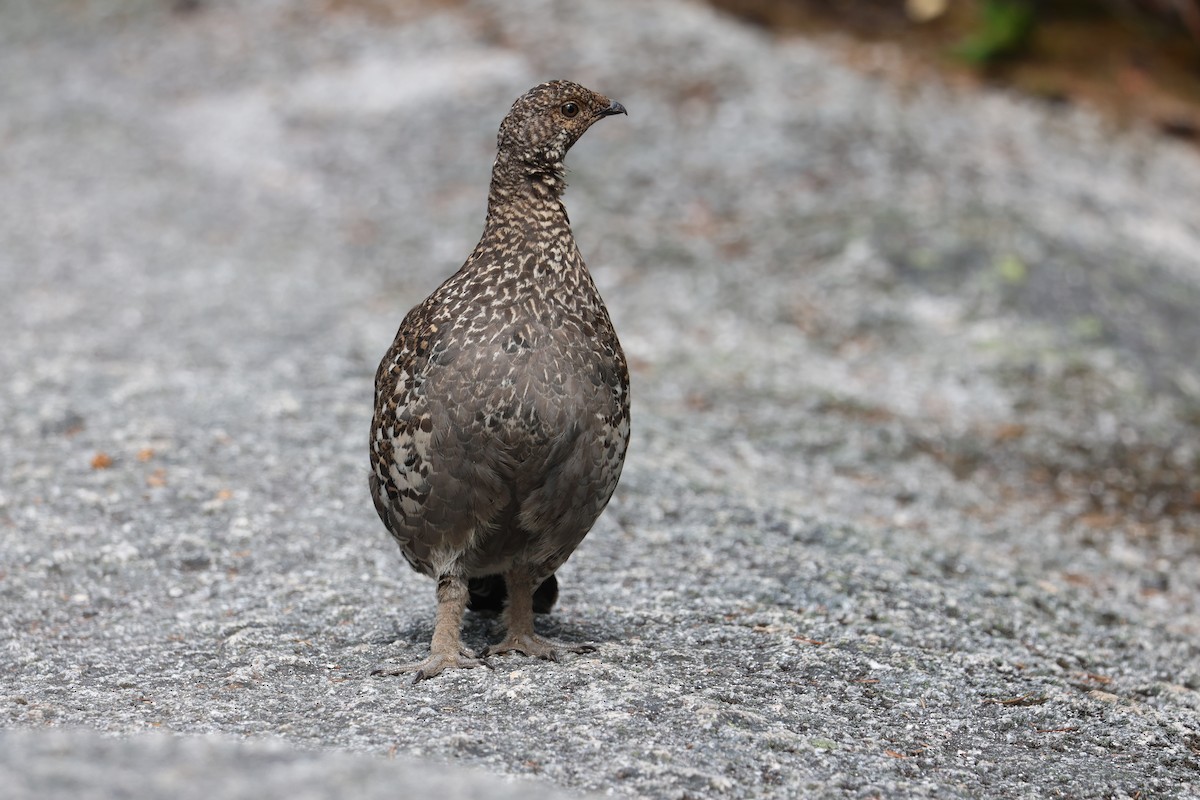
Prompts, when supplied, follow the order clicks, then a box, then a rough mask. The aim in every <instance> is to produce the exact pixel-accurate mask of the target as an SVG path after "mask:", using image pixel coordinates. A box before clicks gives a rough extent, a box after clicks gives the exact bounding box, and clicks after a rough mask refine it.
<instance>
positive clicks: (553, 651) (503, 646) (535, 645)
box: [483, 633, 596, 661]
mask: <svg viewBox="0 0 1200 800" xmlns="http://www.w3.org/2000/svg"><path fill="white" fill-rule="evenodd" d="M595 649H596V646H595V645H593V644H562V643H561V642H552V641H550V640H549V639H543V638H542V637H540V636H538V635H537V634H535V633H518V634H513V633H510V634H508V635H507V636H506V637H504V641H502V642H500V643H499V644H494V645H492V646H491V647H489V648H488V649H487V650H484V651H483V656H484V657H485V658H486V657H488V656H498V655H503V654H504V653H521V654H522V655H526V656H532V657H534V658H543V659H545V660H546V661H558V654H559V653H561V652H567V653H590V652H592V651H593V650H595Z"/></svg>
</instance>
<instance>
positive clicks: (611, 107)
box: [600, 100, 629, 117]
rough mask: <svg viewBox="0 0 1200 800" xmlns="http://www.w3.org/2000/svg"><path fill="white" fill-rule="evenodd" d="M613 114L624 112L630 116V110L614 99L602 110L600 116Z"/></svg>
mask: <svg viewBox="0 0 1200 800" xmlns="http://www.w3.org/2000/svg"><path fill="white" fill-rule="evenodd" d="M613 114H624V115H625V116H629V112H628V111H626V110H625V106H623V105H621V104H620V103H618V102H617V101H616V100H613V101H612V102H611V103H609V104H608V108H606V109H604V110H603V111H601V112H600V116H602V117H611V116H612V115H613Z"/></svg>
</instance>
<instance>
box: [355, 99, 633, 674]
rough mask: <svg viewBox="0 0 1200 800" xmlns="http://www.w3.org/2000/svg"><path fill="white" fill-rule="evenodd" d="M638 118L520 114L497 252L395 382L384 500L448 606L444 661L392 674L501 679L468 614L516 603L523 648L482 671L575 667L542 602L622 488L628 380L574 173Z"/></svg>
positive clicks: (385, 434) (465, 284) (377, 424)
mask: <svg viewBox="0 0 1200 800" xmlns="http://www.w3.org/2000/svg"><path fill="white" fill-rule="evenodd" d="M624 112H625V109H624V107H623V106H621V104H620V103H615V102H612V101H610V100H609V99H608V98H606V97H603V96H601V95H598V94H596V93H595V92H591V91H589V90H587V89H585V88H583V87H582V86H579V85H578V84H574V83H571V82H569V81H552V82H550V83H544V84H542V85H540V86H536V87H534V88H533V89H531V90H530V91H529V92H527V93H526V94H525V95H523V96H522V97H520V98H519V99H518V100H517V101H516V102H515V103H514V104H513V107H512V109H511V110H510V111H509V113H508V115H507V116H506V117H505V118H504V121H503V122H502V123H501V125H500V133H499V135H498V137H497V143H498V148H497V155H496V161H495V165H494V167H493V169H492V182H491V188H490V190H489V193H488V213H487V221H486V222H485V224H484V231H483V237H482V238H481V239H480V241H479V244H478V245H476V247H475V250H474V252H472V253H471V255H470V257H469V258H468V259H467V261H466V263H465V264H464V265H463V267H462V268H461V269H460V270H459V271H458V272H457V273H455V274H454V275H453V276H452V277H450V278H449V279H448V280H447V281H446V282H445V283H443V284H442V285H441V286H440V287H438V289H437V290H436V291H434V293H433V294H431V295H430V296H429V297H428V298H426V299H425V301H424V302H422V303H421V304H420V305H418V306H417V307H416V308H414V309H412V311H410V312H409V313H408V315H407V316H406V317H405V318H404V322H403V323H401V325H400V330H399V332H398V333H397V334H396V340H395V342H394V343H393V344H392V347H391V349H389V350H388V352H387V354H386V355H385V356H384V358H383V361H382V362H381V363H380V365H379V370H378V372H377V373H376V375H375V415H374V418H373V419H372V421H371V467H372V470H371V476H370V484H371V496H372V498H373V499H374V501H375V508H376V510H377V511H378V512H379V517H380V519H382V520H383V523H384V525H385V526H387V529H388V531H389V532H391V534H392V536H393V537H395V539H396V541H397V542H398V543H399V545H400V550H401V552H403V554H404V557H405V558H406V559H407V560H408V562H409V564H411V565H412V566H413V568H414V569H416V570H418V571H419V572H422V573H424V574H426V575H429V576H430V577H432V578H435V579H436V580H437V597H438V608H437V617H436V622H435V626H434V634H433V641H432V644H431V648H430V650H431V652H430V655H429V657H428V658H427V659H425V660H424V661H421V662H419V663H416V664H409V665H404V666H401V667H395V668H388V669H383V670H380V671H383V672H387V673H391V674H397V673H401V672H415V673H416V679H417V680H421V679H423V678H428V677H432V676H433V675H436V674H438V673H439V672H441V671H442V670H443V669H446V668H448V667H473V666H478V665H480V664H484V663H486V662H484V661H483V658H482V657H481V656H476V655H475V654H473V653H471V652H470V651H468V650H466V649H465V648H464V647H463V645H462V643H461V639H460V629H461V626H462V617H463V613H464V610H465V608H466V606H467V603H468V600H469V598H470V599H471V600H472V601H473V602H472V604H473V605H474V606H479V607H485V608H486V607H488V606H489V605H495V604H496V603H497V602H499V600H500V599H501V598H503V597H504V595H505V594H506V595H507V603H506V610H505V616H506V624H507V636H506V637H505V639H504V641H503V642H501V643H500V644H497V645H494V646H492V647H490V648H488V649H487V651H485V653H484V654H483V656H487V655H493V654H498V653H506V652H510V651H518V652H521V653H525V654H526V655H531V656H538V657H541V658H549V659H554V658H556V656H557V651H558V650H560V649H564V648H563V646H562V645H555V644H553V643H551V642H548V641H546V640H545V639H542V638H541V637H539V636H537V635H536V634H535V633H534V631H533V610H534V605H535V603H534V591H535V589H537V590H538V592H537V594H538V603H537V605H538V610H549V606H550V605H552V604H553V602H554V597H555V595H556V594H557V584H556V583H555V582H553V576H554V572H555V570H556V569H558V568H559V567H560V566H561V565H562V564H563V562H564V561H566V560H567V557H568V556H570V555H571V553H572V552H573V551H574V550H575V548H576V547H577V546H578V545H579V543H580V541H582V539H583V537H584V536H585V535H586V534H587V532H588V530H589V529H590V528H591V527H592V524H593V523H594V522H595V521H596V518H597V517H599V515H600V512H601V511H602V510H603V509H604V506H605V504H607V503H608V499H609V497H610V496H611V495H612V492H613V489H614V488H616V485H617V479H618V478H619V477H620V474H621V465H622V463H623V461H624V458H625V449H626V446H627V445H628V443H629V372H628V369H627V368H626V364H625V356H624V354H623V353H622V352H621V345H620V343H619V342H618V341H617V335H616V332H615V331H614V330H613V327H612V322H611V321H610V320H609V316H608V311H607V309H605V307H604V303H603V301H602V300H601V299H600V294H599V292H597V291H596V286H595V284H594V283H593V282H592V278H591V275H589V274H588V271H587V268H586V267H585V266H584V263H583V258H582V257H581V256H580V254H579V249H578V248H577V247H576V245H575V239H574V237H573V236H572V235H571V227H570V222H569V221H568V219H567V213H566V209H565V208H564V207H563V204H562V199H561V198H562V193H563V189H564V187H565V185H566V184H565V183H564V180H563V174H564V167H563V158H564V157H565V156H566V153H567V150H569V149H570V147H571V145H572V144H574V143H575V141H576V140H578V139H579V137H580V136H581V135H583V133H584V131H586V130H587V129H588V128H589V127H590V126H591V125H592V123H594V122H595V121H596V120H599V119H601V118H602V117H605V116H609V115H612V114H619V113H624ZM497 576H502V579H503V584H500V579H499V578H498V577H497ZM501 586H502V588H503V590H501ZM539 587H541V588H540V589H539ZM472 589H473V590H474V591H473V592H472ZM472 593H473V595H474V596H473V597H472ZM577 649H578V648H577Z"/></svg>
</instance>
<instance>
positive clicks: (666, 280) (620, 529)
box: [0, 0, 1200, 798]
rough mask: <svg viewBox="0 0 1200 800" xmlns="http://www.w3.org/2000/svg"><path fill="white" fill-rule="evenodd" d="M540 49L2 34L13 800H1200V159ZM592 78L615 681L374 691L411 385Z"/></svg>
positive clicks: (390, 642)
mask: <svg viewBox="0 0 1200 800" xmlns="http://www.w3.org/2000/svg"><path fill="white" fill-rule="evenodd" d="M512 5H515V4H503V3H501V2H499V0H466V1H465V2H456V3H437V2H432V0H429V1H428V2H419V1H418V0H412V2H404V0H394V1H393V2H387V1H386V0H294V1H291V2H287V1H285V0H275V1H274V2H251V1H250V0H242V1H241V2H232V1H231V2H216V1H215V0H214V1H213V2H203V0H202V2H200V3H180V2H177V3H174V4H168V3H165V2H157V1H153V2H152V0H111V2H106V3H70V4H52V3H42V2H36V0H24V1H23V2H22V0H0V18H2V19H3V24H0V75H4V76H5V79H4V80H3V81H0V109H3V112H2V113H0V243H2V246H0V281H2V284H0V285H2V287H3V288H2V292H3V300H2V303H3V306H2V310H3V312H4V313H3V314H0V340H2V341H3V342H4V343H5V346H4V347H3V348H0V371H2V372H3V374H4V376H5V380H4V381H3V382H2V383H0V420H3V423H2V424H3V428H2V434H0V676H2V679H0V680H2V683H0V715H2V716H0V719H2V720H3V727H4V728H6V729H8V730H6V731H4V732H0V781H2V782H3V785H4V786H5V788H6V790H12V791H15V792H16V794H11V793H10V794H7V795H6V796H9V797H16V798H24V797H30V798H32V797H39V798H43V797H51V798H53V797H84V798H86V797H93V796H94V797H101V796H123V797H149V796H164V797H166V796H170V797H183V798H189V797H200V796H229V797H240V796H248V795H249V794H250V789H248V787H250V786H262V787H265V788H264V789H263V790H262V791H263V792H265V794H266V795H268V796H269V795H272V794H275V795H288V796H294V797H301V798H303V797H310V796H311V797H316V796H355V797H364V798H371V797H377V796H378V797H382V796H384V795H385V792H386V793H387V794H388V796H395V793H396V791H397V790H398V789H397V787H402V786H411V787H413V789H412V791H413V792H414V793H415V794H414V796H423V795H422V794H421V793H422V792H424V793H425V794H431V793H433V792H435V791H436V792H438V793H439V796H445V797H459V796H461V797H477V796H484V793H486V794H487V796H490V797H507V796H514V797H515V796H518V795H519V796H529V797H560V796H579V795H582V794H585V793H588V792H596V793H610V794H613V795H617V796H629V797H655V798H659V797H661V798H687V797H710V796H717V795H720V796H728V797H759V796H780V797H797V796H819V797H847V798H859V797H862V798H867V797H939V798H944V797H979V796H991V797H1039V798H1041V797H1058V796H1062V797H1142V798H1146V797H1167V798H1172V797H1181V798H1182V797H1196V796H1200V644H1198V642H1200V533H1198V532H1197V531H1198V530H1200V434H1198V430H1200V359H1198V357H1197V344H1198V343H1200V314H1196V313H1195V309H1196V308H1197V307H1200V217H1197V215H1196V213H1195V208H1196V200H1195V199H1196V198H1197V197H1200V156H1198V155H1197V153H1196V152H1195V151H1194V150H1191V149H1187V148H1185V147H1183V146H1181V145H1178V144H1172V143H1169V142H1166V141H1163V140H1160V139H1156V138H1153V137H1152V136H1150V135H1148V134H1144V133H1140V132H1137V131H1125V132H1121V131H1116V130H1112V129H1110V128H1108V127H1106V126H1105V125H1104V124H1103V123H1101V122H1099V121H1098V120H1097V119H1095V118H1093V117H1091V116H1089V115H1088V114H1087V113H1085V112H1082V111H1077V110H1071V109H1062V108H1058V109H1054V108H1046V107H1042V106H1039V105H1036V104H1033V103H1031V102H1028V101H1023V100H1020V99H1016V98H1013V97H1010V96H1005V95H1001V94H993V93H986V92H984V93H977V92H966V91H960V90H956V89H950V88H946V87H943V86H939V85H936V84H934V83H927V84H911V83H910V84H908V85H904V86H898V85H895V84H894V83H892V82H889V81H887V80H882V79H880V78H878V77H872V76H871V75H870V74H867V73H863V72H856V71H852V70H850V69H849V68H847V67H845V66H843V65H842V62H841V61H840V56H839V52H838V50H837V48H836V47H834V46H825V45H815V44H812V43H806V42H803V41H777V40H774V39H771V38H769V37H768V36H766V35H765V34H763V33H761V32H758V31H755V30H753V29H750V28H746V27H743V26H742V25H740V24H739V23H736V22H734V21H732V20H731V19H729V18H725V17H721V16H719V15H716V14H714V13H713V12H712V11H710V10H708V9H707V8H705V7H703V6H698V5H687V4H680V3H677V2H670V1H667V0H664V1H663V2H656V3H653V4H646V3H640V2H635V1H634V0H612V2H606V3H588V4H584V3H563V2H543V1H542V0H536V1H534V2H528V3H522V4H520V5H519V9H518V8H513V7H511V6H512ZM892 58H894V55H893V54H891V53H890V52H889V51H888V50H886V49H880V50H879V51H878V59H879V69H881V70H886V69H887V67H888V64H889V63H890V62H889V59H892ZM551 77H569V78H572V79H575V80H578V81H580V82H581V83H583V84H584V85H586V86H589V87H590V88H594V89H596V90H597V91H601V92H603V93H605V94H607V95H609V96H611V97H614V98H617V99H619V100H620V101H621V102H622V103H624V104H625V105H626V106H627V107H628V108H629V110H630V116H629V118H628V119H625V118H624V117H622V118H620V119H617V120H613V121H610V122H606V123H605V124H604V125H603V126H598V127H597V129H596V130H595V131H593V132H592V133H590V134H589V135H588V137H587V138H586V139H585V140H584V141H583V142H581V143H580V144H579V145H578V146H577V147H576V148H575V149H574V150H573V151H572V153H571V156H570V158H569V159H568V161H569V165H570V166H571V167H572V169H573V172H572V176H571V183H572V186H571V189H570V190H569V191H568V194H567V205H568V208H569V210H570V211H571V215H572V221H573V223H574V225H575V232H576V236H577V239H578V240H579V242H580V245H581V248H582V250H583V252H584V254H585V257H586V258H587V259H588V262H589V264H590V266H591V267H592V270H593V272H594V274H595V277H596V280H597V282H598V284H599V285H600V288H601V290H602V291H603V292H604V294H605V297H606V299H607V301H608V305H609V307H610V310H611V311H612V314H613V317H614V321H615V322H616V324H617V327H618V330H619V331H620V332H621V335H622V340H623V342H624V345H625V349H626V351H627V353H628V355H629V356H630V359H631V362H632V364H633V367H634V397H635V401H634V402H635V405H634V439H633V444H632V447H631V450H630V458H629V461H628V462H627V466H626V472H625V478H624V480H623V482H622V484H621V487H620V488H619V489H618V491H617V495H616V497H615V498H614V500H613V502H612V504H611V505H610V507H609V510H608V511H607V512H606V514H605V516H604V517H603V518H602V519H601V521H600V523H599V524H598V525H597V527H596V528H595V529H594V530H593V532H592V534H591V535H590V536H589V537H588V539H587V540H586V541H585V543H584V544H583V546H582V547H581V549H580V550H579V551H578V552H577V553H576V554H575V556H574V557H573V558H572V560H571V561H570V562H569V563H568V565H567V566H566V568H565V569H564V570H563V571H562V573H561V576H560V577H561V579H562V585H563V593H562V597H561V601H560V607H559V609H558V610H556V612H555V614H554V615H552V616H551V617H549V618H548V619H545V620H542V621H541V623H540V624H541V625H542V630H543V631H544V632H546V633H549V634H551V635H554V636H557V637H560V638H562V639H565V640H577V641H592V642H595V643H598V645H599V649H598V650H597V651H596V652H595V653H591V654H587V655H582V656H577V657H571V658H569V659H567V660H565V661H563V662H562V663H557V664H550V663H541V662H531V661H529V660H524V659H520V658H515V657H514V658H497V659H494V666H495V669H494V671H487V670H470V671H461V672H457V673H453V674H446V675H443V676H440V677H438V678H437V679H435V680H432V681H427V682H425V683H422V684H419V685H417V686H413V685H411V684H410V683H409V682H407V681H405V680H403V679H390V678H378V677H372V676H371V675H370V668H371V667H372V666H373V665H374V664H375V663H378V662H380V661H385V660H400V659H408V660H412V659H415V658H417V657H418V656H420V655H421V654H422V653H423V652H424V651H425V649H426V647H427V644H428V639H429V635H430V633H431V628H432V617H433V599H434V598H433V586H432V583H431V582H429V581H427V580H426V579H424V578H422V577H421V576H419V575H417V574H415V573H413V572H411V571H410V570H408V568H407V567H406V566H405V565H404V564H403V562H402V560H401V559H400V557H399V554H398V552H397V551H396V549H395V547H394V545H393V544H392V543H391V542H390V541H389V539H388V537H387V536H386V534H385V532H384V530H383V528H382V526H381V525H380V523H379V521H378V520H377V519H376V517H375V514H374V510H373V509H372V507H371V504H370V500H369V498H368V495H367V490H366V432H367V427H368V418H369V414H370V407H371V379H372V376H373V371H374V368H375V365H376V363H377V361H378V359H379V357H380V356H381V355H382V353H383V351H384V349H386V346H387V344H388V343H389V342H390V340H391V337H392V334H393V332H394V330H395V328H396V326H397V325H398V324H399V321H400V318H401V316H402V315H403V313H404V312H405V311H406V310H407V309H408V308H409V306H410V305H412V304H413V303H414V302H416V301H417V300H419V299H420V298H421V297H423V296H424V295H425V294H426V293H427V292H428V291H429V290H430V289H432V288H433V287H434V286H435V285H436V284H437V283H438V282H439V281H440V280H441V279H442V278H443V277H444V276H446V275H447V274H449V273H450V272H452V271H453V270H454V269H456V268H457V267H458V265H459V264H460V263H461V261H462V259H463V258H464V257H465V256H466V254H467V253H468V252H469V250H470V248H471V247H472V246H473V244H474V243H475V241H476V239H477V237H478V235H479V230H480V225H481V222H482V219H483V203H484V199H485V190H486V182H487V177H488V170H489V168H490V162H491V157H492V152H493V146H494V136H495V129H496V126H497V124H498V122H499V120H500V118H501V117H502V116H503V114H504V112H505V111H506V110H507V108H508V106H509V104H510V103H511V102H512V100H513V98H515V97H516V96H517V95H519V94H520V93H521V92H523V91H524V90H525V89H527V88H528V87H529V86H531V85H533V84H535V83H537V82H539V81H541V80H545V79H547V78H551ZM497 633H498V631H497V630H496V625H495V623H494V621H492V620H488V619H482V618H479V617H470V618H469V619H468V623H467V625H466V628H465V633H464V635H465V640H466V641H467V643H468V644H470V645H473V646H483V645H484V644H485V643H487V642H489V641H493V640H494V639H495V637H496V636H497ZM81 729H82V730H81ZM164 731H166V732H170V733H172V734H180V735H182V736H169V735H165V734H164V733H163V732H164ZM412 759H416V760H415V761H414V760H412ZM67 769H69V770H70V771H71V772H72V773H73V774H74V775H75V776H76V777H64V776H63V771H64V770H67ZM188 776H194V777H195V780H194V781H191V780H189V778H188ZM514 780H521V781H530V783H527V784H523V783H514ZM256 781H258V783H255V782H256ZM485 786H491V787H492V789H491V790H487V789H483V788H481V787H485ZM12 787H15V789H12ZM506 793H507V794H506Z"/></svg>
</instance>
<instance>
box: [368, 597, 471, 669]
mask: <svg viewBox="0 0 1200 800" xmlns="http://www.w3.org/2000/svg"><path fill="white" fill-rule="evenodd" d="M467 596H468V592H467V582H466V580H465V579H463V578H460V577H457V576H453V575H443V576H442V577H441V578H439V579H438V585H437V599H438V605H437V616H436V617H435V618H434V624H433V641H432V642H430V645H429V657H428V658H426V659H425V660H424V661H417V662H414V663H412V664H401V665H400V666H395V667H388V666H379V667H376V668H375V669H374V670H372V672H373V673H374V674H376V675H403V674H404V673H407V672H415V673H416V677H415V678H414V679H413V683H419V682H420V681H423V680H425V679H426V678H432V677H433V676H434V675H437V674H439V673H440V672H441V671H442V670H444V669H447V668H450V669H453V668H464V669H465V668H469V667H491V664H488V663H487V661H485V660H484V659H482V658H478V657H476V655H475V654H474V653H473V652H471V651H470V650H468V649H467V648H465V647H464V646H463V643H462V638H461V637H462V620H463V613H464V612H465V611H466V610H467Z"/></svg>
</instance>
